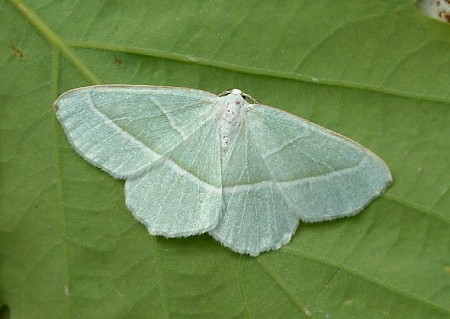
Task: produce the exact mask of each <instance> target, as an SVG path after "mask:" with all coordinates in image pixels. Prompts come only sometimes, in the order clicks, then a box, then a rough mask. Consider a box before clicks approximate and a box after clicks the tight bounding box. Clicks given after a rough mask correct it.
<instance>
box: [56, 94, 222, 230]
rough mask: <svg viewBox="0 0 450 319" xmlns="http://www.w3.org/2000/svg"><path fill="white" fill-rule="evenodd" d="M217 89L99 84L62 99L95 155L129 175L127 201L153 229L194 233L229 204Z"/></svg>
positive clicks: (89, 155) (88, 154)
mask: <svg viewBox="0 0 450 319" xmlns="http://www.w3.org/2000/svg"><path fill="white" fill-rule="evenodd" d="M216 99H217V97H216V96H215V95H213V94H210V93H207V92H203V91H198V90H191V89H182V88H166V87H151V86H95V87H87V88H82V89H77V90H73V91H69V92H68V93H65V94H63V95H62V96H61V97H60V98H59V99H58V100H57V101H56V102H55V106H56V109H57V116H58V119H59V120H60V121H61V123H62V125H63V127H64V129H65V131H66V133H67V135H68V137H69V140H70V141H71V143H72V145H73V146H74V147H75V149H76V150H77V151H78V153H79V154H80V155H81V156H82V157H84V158H85V159H86V160H87V161H89V162H90V163H92V164H94V165H95V166H98V167H100V168H102V169H103V170H105V171H107V172H109V173H110V174H111V175H112V176H114V177H116V178H126V183H125V195H126V203H127V206H128V207H129V209H130V210H131V211H132V213H133V215H134V216H135V217H136V219H138V220H139V221H141V222H142V223H144V224H145V225H146V226H147V228H148V230H149V232H150V233H153V234H158V235H164V236H167V237H180V236H189V235H192V234H197V233H203V232H205V231H208V230H209V229H212V228H213V227H215V225H216V224H217V222H218V219H219V216H220V213H221V207H222V194H221V169H220V135H219V124H218V121H217V119H216V117H215V116H214V114H215V113H214V108H215V105H214V103H215V101H216Z"/></svg>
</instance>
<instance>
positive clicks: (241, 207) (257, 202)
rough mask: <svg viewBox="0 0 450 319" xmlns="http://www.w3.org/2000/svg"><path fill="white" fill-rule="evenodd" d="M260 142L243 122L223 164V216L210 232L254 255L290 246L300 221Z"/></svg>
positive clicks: (229, 244) (239, 249)
mask: <svg viewBox="0 0 450 319" xmlns="http://www.w3.org/2000/svg"><path fill="white" fill-rule="evenodd" d="M260 143H263V141H261V140H260V139H259V136H258V135H257V133H256V134H255V132H253V131H250V130H249V129H248V125H247V123H245V122H244V123H242V125H241V126H240V130H239V131H238V133H237V135H236V137H235V138H234V140H233V143H232V145H231V147H230V149H229V151H228V153H227V155H226V156H225V158H224V160H223V162H222V185H223V198H224V205H225V206H224V210H223V213H222V217H221V219H220V221H219V224H218V225H217V227H216V228H214V229H213V230H211V231H210V232H209V233H210V234H211V235H212V236H213V237H214V238H215V239H217V240H218V241H220V242H221V243H222V244H223V245H224V246H227V247H229V248H231V249H232V250H234V251H237V252H239V253H245V254H249V255H252V256H256V255H258V254H259V253H260V252H263V251H267V250H271V249H277V248H279V247H281V246H282V245H285V244H287V243H288V242H289V241H290V239H291V237H292V235H293V233H294V232H295V230H296V229H297V225H298V220H299V218H298V217H297V216H295V214H294V213H293V211H292V208H291V207H289V203H288V202H287V201H286V200H285V198H284V196H283V194H282V193H281V191H280V188H279V187H278V185H277V183H276V181H274V179H273V178H272V176H271V174H270V171H269V170H268V168H267V166H266V164H265V163H264V161H263V159H262V157H261V154H260V151H259V147H258V145H259V144H260Z"/></svg>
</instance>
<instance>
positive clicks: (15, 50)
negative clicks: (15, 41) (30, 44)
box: [11, 45, 23, 59]
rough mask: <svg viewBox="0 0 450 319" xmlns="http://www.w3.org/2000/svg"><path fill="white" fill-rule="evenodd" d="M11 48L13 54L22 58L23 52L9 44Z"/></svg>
mask: <svg viewBox="0 0 450 319" xmlns="http://www.w3.org/2000/svg"><path fill="white" fill-rule="evenodd" d="M11 50H12V51H13V52H14V54H15V55H16V56H17V57H18V58H20V59H22V58H23V52H22V51H20V50H19V49H18V48H17V47H16V46H15V45H12V46H11Z"/></svg>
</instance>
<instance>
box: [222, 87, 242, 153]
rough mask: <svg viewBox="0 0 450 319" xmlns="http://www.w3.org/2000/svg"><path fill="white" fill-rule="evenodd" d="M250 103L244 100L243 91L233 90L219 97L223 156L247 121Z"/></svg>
mask: <svg viewBox="0 0 450 319" xmlns="http://www.w3.org/2000/svg"><path fill="white" fill-rule="evenodd" d="M248 106H249V104H248V103H247V102H246V101H245V100H244V98H243V97H242V95H241V91H239V90H236V89H235V90H232V91H231V92H230V94H228V95H226V96H223V97H220V98H219V109H220V111H219V114H220V138H221V143H222V158H224V157H225V155H226V153H227V152H228V150H229V149H230V146H231V144H232V142H233V140H234V138H235V137H236V135H237V133H238V131H239V130H240V128H241V126H242V125H243V123H244V122H245V117H246V112H247V108H248Z"/></svg>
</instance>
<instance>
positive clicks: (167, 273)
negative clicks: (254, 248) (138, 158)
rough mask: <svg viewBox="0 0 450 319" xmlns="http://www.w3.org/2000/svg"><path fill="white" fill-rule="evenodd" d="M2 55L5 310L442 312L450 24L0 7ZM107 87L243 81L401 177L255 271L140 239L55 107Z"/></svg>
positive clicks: (363, 7)
mask: <svg viewBox="0 0 450 319" xmlns="http://www.w3.org/2000/svg"><path fill="white" fill-rule="evenodd" d="M0 50H1V51H0V84H1V85H0V107H1V116H0V121H1V122H0V127H1V130H2V131H1V143H0V147H1V148H0V158H1V182H0V183H1V184H0V185H1V196H2V197H1V213H0V214H1V215H0V254H1V255H0V304H2V303H4V304H6V305H7V306H8V307H9V309H10V312H11V316H12V317H14V318H72V317H77V318H125V317H126V318H144V317H147V318H148V317H154V318H169V317H171V318H214V317H222V318H228V317H236V318H241V317H244V318H246V317H252V318H260V317H266V318H299V317H300V318H301V317H306V316H309V315H311V316H312V317H313V318H331V317H332V318H450V249H449V243H450V227H449V224H450V196H449V181H450V125H449V123H450V90H449V83H450V73H449V70H450V54H449V52H450V26H449V25H448V24H445V23H442V22H439V21H436V20H432V19H431V18H428V17H426V16H425V15H423V14H422V13H421V12H419V11H418V10H417V9H416V8H415V6H414V3H413V2H412V1H400V0H392V1H352V0H346V1H326V2H323V1H322V2H321V1H292V2H290V1H239V2H237V1H236V2H234V1H208V2H207V1H183V0H179V1H156V0H155V1H127V2H124V1H122V2H119V1H106V0H104V1H87V0H85V1H37V0H29V1H26V2H23V1H21V0H11V1H9V2H6V1H4V0H3V1H0ZM98 83H124V84H151V85H176V86H183V87H192V88H198V89H204V90H207V91H210V92H215V93H220V92H223V91H225V90H227V89H230V88H240V89H242V90H243V91H244V92H247V93H248V94H250V95H252V96H253V97H255V98H256V99H257V100H258V101H259V102H261V103H264V104H267V105H273V106H275V107H278V108H281V109H285V110H288V111H290V112H292V113H295V114H297V115H299V116H301V117H303V118H306V119H309V120H311V121H313V122H315V123H318V124H320V125H322V126H325V127H327V128H329V129H332V130H334V131H336V132H339V133H341V134H343V135H345V136H348V137H350V138H352V139H354V140H355V141H357V142H359V143H361V144H362V145H364V146H366V147H368V148H369V149H371V150H373V151H374V152H375V153H376V154H378V155H379V156H380V157H381V158H383V159H384V160H385V161H386V162H387V164H388V166H389V167H390V168H391V171H392V174H393V177H394V184H393V185H392V186H391V187H390V188H389V189H388V191H387V192H386V193H385V194H384V195H383V196H382V197H380V198H379V199H377V200H376V201H374V202H373V203H372V204H371V205H369V207H368V208H367V209H365V211H364V212H363V213H361V214H360V215H358V216H355V217H352V218H346V219H341V220H337V221H333V222H326V223H317V224H302V225H300V228H299V229H298V231H297V233H296V235H295V236H294V238H293V240H292V242H291V243H290V244H288V245H287V246H285V247H284V248H282V249H280V250H278V251H275V252H269V253H264V254H262V255H261V256H260V257H257V258H253V257H248V256H241V255H238V254H236V253H233V252H231V251H230V250H228V249H226V248H224V247H221V246H220V244H219V243H218V242H216V241H215V240H213V239H212V238H211V237H210V236H208V235H204V236H194V237H190V238H185V239H164V238H161V237H154V236H151V235H149V234H148V233H147V231H146V230H145V227H144V226H143V225H141V224H140V223H139V222H137V221H136V220H134V219H133V217H132V215H131V213H130V212H129V211H128V210H127V209H126V208H125V204H124V194H123V184H124V183H123V181H120V180H114V179H113V178H111V177H110V176H109V175H107V174H106V173H104V172H102V171H101V170H99V169H97V168H95V167H92V166H91V165H89V164H88V163H87V162H85V161H83V159H81V158H80V157H79V156H78V155H77V154H76V153H75V151H74V150H73V149H72V148H71V147H70V145H69V143H68V141H67V139H66V137H65V135H64V133H63V130H62V128H61V127H60V125H59V123H58V122H57V120H56V118H55V114H54V111H53V110H52V102H53V101H54V100H55V99H56V97H57V96H58V95H59V94H60V93H62V92H64V91H66V90H68V89H71V88H75V87H79V86H84V85H91V84H98ZM293 160H295V159H293Z"/></svg>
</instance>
